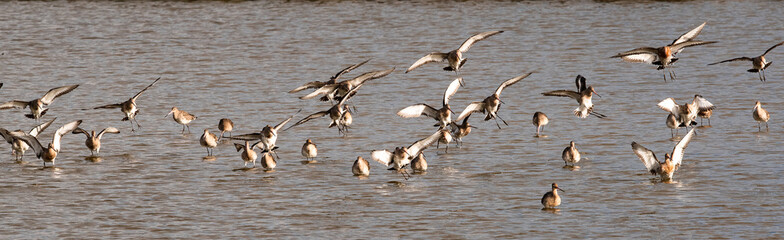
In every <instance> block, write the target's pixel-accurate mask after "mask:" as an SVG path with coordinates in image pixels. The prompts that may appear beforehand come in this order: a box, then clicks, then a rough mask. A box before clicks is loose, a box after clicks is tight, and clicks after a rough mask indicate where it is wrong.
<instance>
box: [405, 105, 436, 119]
mask: <svg viewBox="0 0 784 240" xmlns="http://www.w3.org/2000/svg"><path fill="white" fill-rule="evenodd" d="M422 114H424V115H425V116H428V117H431V118H435V119H436V120H438V110H437V109H435V108H433V107H431V106H430V105H427V104H424V103H420V104H417V105H412V106H408V107H406V108H403V109H401V110H400V111H398V112H397V115H398V116H401V117H404V118H414V117H419V116H421V115H422Z"/></svg>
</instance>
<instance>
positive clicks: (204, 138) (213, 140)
mask: <svg viewBox="0 0 784 240" xmlns="http://www.w3.org/2000/svg"><path fill="white" fill-rule="evenodd" d="M199 144H200V145H201V146H202V147H205V148H207V156H213V154H212V152H213V149H214V148H215V147H217V146H218V136H215V134H214V133H211V132H210V130H209V129H207V128H205V129H204V133H203V134H202V135H201V137H199Z"/></svg>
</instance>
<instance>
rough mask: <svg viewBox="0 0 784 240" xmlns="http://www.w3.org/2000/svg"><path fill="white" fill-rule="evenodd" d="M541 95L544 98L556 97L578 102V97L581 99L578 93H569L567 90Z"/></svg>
mask: <svg viewBox="0 0 784 240" xmlns="http://www.w3.org/2000/svg"><path fill="white" fill-rule="evenodd" d="M542 95H545V96H556V97H570V98H573V99H575V100H577V101H578V102H579V101H580V97H581V96H580V93H578V92H575V91H569V90H555V91H549V92H544V93H542Z"/></svg>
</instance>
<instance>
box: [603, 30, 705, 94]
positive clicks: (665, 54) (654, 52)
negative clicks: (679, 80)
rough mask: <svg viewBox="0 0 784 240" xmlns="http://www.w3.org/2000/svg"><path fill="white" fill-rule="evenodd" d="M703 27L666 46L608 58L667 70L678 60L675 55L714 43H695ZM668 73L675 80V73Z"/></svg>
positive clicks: (665, 79)
mask: <svg viewBox="0 0 784 240" xmlns="http://www.w3.org/2000/svg"><path fill="white" fill-rule="evenodd" d="M704 27H705V23H702V24H701V25H700V26H698V27H696V28H694V29H692V30H691V31H688V32H686V33H684V34H683V35H681V36H680V37H678V38H677V39H675V40H674V41H672V43H670V44H669V45H667V46H664V47H659V48H653V47H641V48H636V49H632V50H629V51H626V52H622V53H618V54H616V55H615V56H612V57H610V58H621V59H623V61H626V62H646V63H650V64H653V65H658V66H659V67H658V68H656V69H657V70H662V69H665V68H668V67H669V66H670V65H671V64H672V63H674V62H675V61H678V58H675V55H676V54H678V53H680V52H681V51H683V49H684V48H687V47H692V46H699V45H705V44H711V43H716V42H715V41H696V40H694V38H697V35H699V34H700V32H701V31H702V28H704ZM668 70H669V73H670V79H675V78H676V76H675V72H674V71H673V70H672V69H668ZM664 81H665V82H666V81H667V75H666V74H664Z"/></svg>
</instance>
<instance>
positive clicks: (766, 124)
mask: <svg viewBox="0 0 784 240" xmlns="http://www.w3.org/2000/svg"><path fill="white" fill-rule="evenodd" d="M769 131H770V129H768V122H765V132H769Z"/></svg>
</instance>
